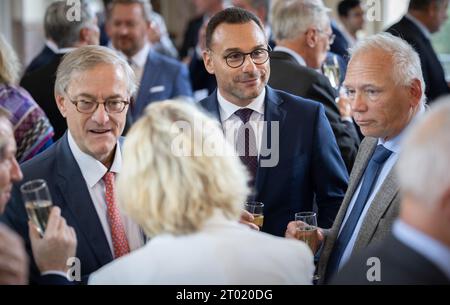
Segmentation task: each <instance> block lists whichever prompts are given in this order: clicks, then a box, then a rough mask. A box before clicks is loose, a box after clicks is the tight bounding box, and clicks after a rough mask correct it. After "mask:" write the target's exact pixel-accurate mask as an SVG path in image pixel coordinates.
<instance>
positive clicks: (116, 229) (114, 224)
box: [103, 172, 130, 258]
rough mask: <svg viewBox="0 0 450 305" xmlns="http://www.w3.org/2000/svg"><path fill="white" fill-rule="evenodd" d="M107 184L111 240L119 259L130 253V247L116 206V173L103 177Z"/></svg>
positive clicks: (108, 173)
mask: <svg viewBox="0 0 450 305" xmlns="http://www.w3.org/2000/svg"><path fill="white" fill-rule="evenodd" d="M103 180H104V182H105V188H106V191H105V195H106V206H107V216H108V223H109V228H110V230H111V238H112V243H113V248H114V257H115V258H118V257H121V256H123V255H125V254H127V253H129V252H130V247H129V246H128V239H127V235H126V234H125V228H124V226H123V223H122V220H121V218H120V213H119V209H118V208H117V205H116V198H115V195H114V173H111V172H107V173H106V174H105V176H103Z"/></svg>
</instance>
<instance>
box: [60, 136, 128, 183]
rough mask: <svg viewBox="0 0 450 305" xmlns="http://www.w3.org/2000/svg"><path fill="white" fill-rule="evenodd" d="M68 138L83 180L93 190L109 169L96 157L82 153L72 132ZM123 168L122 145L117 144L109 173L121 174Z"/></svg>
mask: <svg viewBox="0 0 450 305" xmlns="http://www.w3.org/2000/svg"><path fill="white" fill-rule="evenodd" d="M67 138H68V141H69V147H70V150H71V151H72V154H73V156H74V158H75V160H76V161H77V163H78V166H79V167H80V170H81V174H82V175H83V178H84V180H85V181H86V183H87V185H88V186H89V187H90V188H92V187H93V186H94V185H96V184H97V183H98V182H99V181H100V180H101V179H102V178H103V176H104V175H105V174H106V172H108V168H106V166H104V165H103V164H102V163H101V162H100V161H98V160H96V159H95V158H94V157H92V156H90V155H88V154H86V153H85V152H83V151H81V149H80V148H79V147H78V145H77V143H76V142H75V140H74V138H73V137H72V134H71V133H70V130H69V131H68V132H67ZM121 168H122V153H121V151H120V145H119V143H118V142H117V144H116V153H115V156H114V161H113V163H112V165H111V168H110V170H109V171H110V172H113V173H116V174H118V173H120V170H121Z"/></svg>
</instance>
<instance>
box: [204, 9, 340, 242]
mask: <svg viewBox="0 0 450 305" xmlns="http://www.w3.org/2000/svg"><path fill="white" fill-rule="evenodd" d="M269 52H270V49H269V47H268V43H267V38H266V36H265V34H264V29H263V27H262V25H261V23H260V21H259V19H258V18H257V17H256V16H255V15H253V14H252V13H250V12H248V11H245V10H242V9H240V8H228V9H226V10H224V11H222V12H219V13H217V14H216V15H215V16H214V17H213V18H212V19H211V20H210V22H209V24H208V27H207V30H206V50H205V51H204V53H203V60H204V62H205V66H206V69H207V70H208V72H209V73H211V74H214V75H215V76H216V79H217V85H218V89H217V90H216V91H215V92H213V94H211V95H210V96H209V97H208V98H206V99H204V100H202V101H201V102H200V104H201V105H202V106H203V107H204V108H205V109H207V110H208V111H210V112H211V113H212V114H214V115H215V116H216V117H217V118H218V120H219V121H220V122H221V124H222V126H223V129H224V133H225V136H226V137H227V138H228V139H229V140H230V141H232V143H233V144H234V145H235V147H236V150H237V152H238V154H239V156H240V157H241V160H242V162H243V163H244V164H245V165H246V166H247V168H248V170H249V172H250V173H251V175H252V177H253V181H252V187H253V190H254V194H253V196H252V198H250V199H251V200H255V201H262V202H263V203H264V224H263V227H262V231H264V232H267V233H270V234H273V235H277V236H283V235H284V230H285V227H286V224H287V223H288V222H289V220H291V219H292V218H293V217H294V214H295V212H299V211H311V210H312V209H313V201H314V198H315V201H316V202H317V206H318V210H319V217H318V218H319V219H318V221H319V223H322V224H323V225H325V226H327V227H329V226H331V224H332V223H333V220H334V217H335V216H336V212H337V210H338V209H339V206H340V202H341V201H342V199H343V197H344V193H345V190H346V188H347V179H348V175H347V172H346V169H345V165H344V162H343V161H342V158H341V156H340V153H339V149H338V147H337V145H336V140H335V139H334V136H333V133H332V130H331V127H330V124H329V122H328V120H327V119H326V117H325V112H324V109H323V106H322V105H320V104H319V103H316V102H312V101H308V100H305V99H302V98H299V97H296V96H293V95H290V94H287V93H285V92H282V91H276V90H273V89H271V88H270V87H269V86H267V81H268V80H269V76H270V64H269ZM243 218H244V217H243ZM245 220H251V216H250V215H246V218H245ZM243 221H244V219H243Z"/></svg>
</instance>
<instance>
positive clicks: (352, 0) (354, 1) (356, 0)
mask: <svg viewBox="0 0 450 305" xmlns="http://www.w3.org/2000/svg"><path fill="white" fill-rule="evenodd" d="M337 13H338V17H339V19H338V22H335V23H334V22H333V23H334V24H333V26H332V28H333V33H334V34H335V35H336V39H335V40H334V43H333V44H332V45H331V51H332V52H333V53H336V54H338V55H340V56H342V58H344V59H345V60H346V61H348V59H349V54H348V49H349V48H351V47H353V46H354V45H355V43H356V41H357V40H358V36H357V34H358V32H359V31H360V30H362V29H363V28H364V25H365V17H364V15H365V12H364V8H363V5H362V3H361V1H360V0H344V1H341V2H339V4H338V6H337Z"/></svg>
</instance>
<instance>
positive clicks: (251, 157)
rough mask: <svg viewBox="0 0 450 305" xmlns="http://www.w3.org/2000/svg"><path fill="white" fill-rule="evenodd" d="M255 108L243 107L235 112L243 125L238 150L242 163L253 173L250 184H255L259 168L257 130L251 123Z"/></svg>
mask: <svg viewBox="0 0 450 305" xmlns="http://www.w3.org/2000/svg"><path fill="white" fill-rule="evenodd" d="M252 113H253V110H252V109H249V108H241V109H239V110H237V111H236V112H235V113H234V114H235V115H237V116H238V117H239V118H240V119H241V121H242V123H243V125H242V126H241V127H240V128H239V130H238V137H237V151H238V154H239V156H240V158H241V161H242V163H244V165H245V166H246V167H247V169H248V171H249V172H250V174H251V181H250V182H249V184H250V186H253V185H254V183H255V179H256V171H257V170H258V149H257V146H256V145H257V144H256V136H255V131H254V130H253V128H252V126H251V125H250V123H249V120H250V116H251V115H252Z"/></svg>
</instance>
